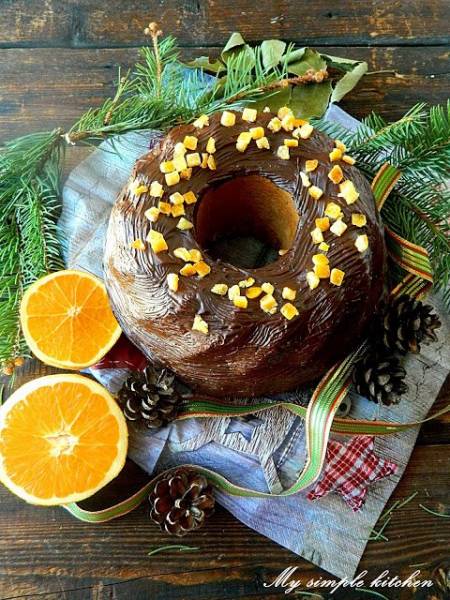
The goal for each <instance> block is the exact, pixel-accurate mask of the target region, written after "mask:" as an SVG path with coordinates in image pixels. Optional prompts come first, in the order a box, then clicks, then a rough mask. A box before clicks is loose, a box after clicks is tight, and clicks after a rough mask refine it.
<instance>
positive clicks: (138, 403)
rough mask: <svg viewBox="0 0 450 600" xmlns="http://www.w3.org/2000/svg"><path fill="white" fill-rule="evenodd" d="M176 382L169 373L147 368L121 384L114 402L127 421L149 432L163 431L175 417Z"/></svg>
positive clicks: (178, 386)
mask: <svg viewBox="0 0 450 600" xmlns="http://www.w3.org/2000/svg"><path fill="white" fill-rule="evenodd" d="M180 386H181V384H180V382H179V381H177V379H176V377H175V374H174V373H172V371H169V369H157V368H156V367H154V366H153V365H150V364H149V365H147V366H146V367H145V369H144V370H143V371H142V372H137V373H133V375H131V376H130V377H129V378H128V379H127V380H126V381H125V383H124V384H123V386H122V388H121V390H120V391H119V394H118V401H119V404H120V406H121V408H122V411H123V413H124V415H125V418H126V419H128V420H129V421H136V422H140V423H141V424H142V425H145V426H146V427H148V428H149V429H156V428H158V427H163V426H164V425H167V424H168V423H170V421H173V419H175V417H176V416H177V412H178V409H179V405H180V401H181V393H180Z"/></svg>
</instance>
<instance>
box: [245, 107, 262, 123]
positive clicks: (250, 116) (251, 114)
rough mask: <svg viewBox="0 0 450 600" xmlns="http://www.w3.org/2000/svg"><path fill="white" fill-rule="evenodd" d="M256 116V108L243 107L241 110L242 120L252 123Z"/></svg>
mask: <svg viewBox="0 0 450 600" xmlns="http://www.w3.org/2000/svg"><path fill="white" fill-rule="evenodd" d="M257 116H258V111H257V110H256V108H244V110H243V111H242V120H243V121H248V122H249V123H254V122H255V121H256V117H257Z"/></svg>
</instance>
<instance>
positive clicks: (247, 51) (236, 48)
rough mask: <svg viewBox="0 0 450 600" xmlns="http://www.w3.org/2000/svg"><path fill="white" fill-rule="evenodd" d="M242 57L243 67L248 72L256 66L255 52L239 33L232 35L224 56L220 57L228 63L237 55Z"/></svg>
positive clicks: (223, 52) (226, 45) (223, 51)
mask: <svg viewBox="0 0 450 600" xmlns="http://www.w3.org/2000/svg"><path fill="white" fill-rule="evenodd" d="M238 54H239V55H240V56H241V60H242V61H243V62H242V63H241V67H242V68H243V69H245V70H246V71H247V70H248V69H251V68H252V67H254V66H255V63H256V60H255V51H254V50H253V48H251V46H249V45H248V44H246V43H245V40H244V38H243V37H242V35H241V34H240V33H238V32H234V33H232V34H231V36H230V39H229V40H228V42H227V43H226V44H225V48H224V49H223V50H222V54H221V55H220V56H221V58H222V60H223V61H224V62H225V64H226V63H227V61H228V60H229V59H230V58H231V57H232V56H233V57H235V56H237V55H238Z"/></svg>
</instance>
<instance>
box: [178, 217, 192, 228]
mask: <svg viewBox="0 0 450 600" xmlns="http://www.w3.org/2000/svg"><path fill="white" fill-rule="evenodd" d="M193 227H194V224H193V223H191V222H190V221H188V220H187V219H185V218H184V217H181V219H180V220H179V221H178V223H177V229H181V231H187V230H188V229H192V228H193Z"/></svg>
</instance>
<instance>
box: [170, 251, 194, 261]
mask: <svg viewBox="0 0 450 600" xmlns="http://www.w3.org/2000/svg"><path fill="white" fill-rule="evenodd" d="M173 255H174V256H176V257H177V258H181V260H184V261H185V262H189V261H191V260H192V259H191V253H190V252H189V250H188V249H187V248H175V250H174V251H173Z"/></svg>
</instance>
